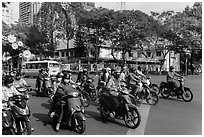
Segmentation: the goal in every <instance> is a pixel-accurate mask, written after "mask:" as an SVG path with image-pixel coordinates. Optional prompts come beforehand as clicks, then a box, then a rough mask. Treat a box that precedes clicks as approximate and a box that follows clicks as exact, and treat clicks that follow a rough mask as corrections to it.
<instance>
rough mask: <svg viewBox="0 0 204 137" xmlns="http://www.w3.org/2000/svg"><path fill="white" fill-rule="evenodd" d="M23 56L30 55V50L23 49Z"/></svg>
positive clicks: (27, 56)
mask: <svg viewBox="0 0 204 137" xmlns="http://www.w3.org/2000/svg"><path fill="white" fill-rule="evenodd" d="M23 56H24V57H25V58H29V57H31V53H30V51H29V50H25V51H24V52H23Z"/></svg>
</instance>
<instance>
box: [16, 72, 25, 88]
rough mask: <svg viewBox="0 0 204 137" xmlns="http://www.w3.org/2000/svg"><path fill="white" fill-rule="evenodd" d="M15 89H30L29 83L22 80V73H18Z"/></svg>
mask: <svg viewBox="0 0 204 137" xmlns="http://www.w3.org/2000/svg"><path fill="white" fill-rule="evenodd" d="M13 85H14V87H16V88H17V87H26V88H27V87H28V84H27V82H26V81H25V80H24V79H23V78H22V74H21V73H20V72H17V73H16V76H15V80H14V83H13Z"/></svg>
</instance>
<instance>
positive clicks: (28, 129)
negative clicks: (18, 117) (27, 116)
mask: <svg viewBox="0 0 204 137" xmlns="http://www.w3.org/2000/svg"><path fill="white" fill-rule="evenodd" d="M23 122H24V123H23ZM22 125H24V127H23V132H22V135H31V124H30V121H22Z"/></svg>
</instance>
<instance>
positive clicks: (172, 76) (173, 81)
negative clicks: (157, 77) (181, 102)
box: [166, 66, 183, 94]
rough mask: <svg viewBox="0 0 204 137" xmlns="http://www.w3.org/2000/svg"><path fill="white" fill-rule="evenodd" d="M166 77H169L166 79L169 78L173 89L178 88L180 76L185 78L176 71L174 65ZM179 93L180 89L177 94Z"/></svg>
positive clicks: (168, 80)
mask: <svg viewBox="0 0 204 137" xmlns="http://www.w3.org/2000/svg"><path fill="white" fill-rule="evenodd" d="M166 78H167V79H166V80H167V82H168V84H169V86H170V87H172V89H177V88H178V85H177V84H176V82H177V80H178V78H183V77H182V76H181V75H179V74H178V73H176V72H175V69H174V66H170V68H169V71H168V73H167V77H166ZM178 93H179V91H178V92H176V94H178Z"/></svg>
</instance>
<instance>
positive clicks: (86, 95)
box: [81, 94, 91, 107]
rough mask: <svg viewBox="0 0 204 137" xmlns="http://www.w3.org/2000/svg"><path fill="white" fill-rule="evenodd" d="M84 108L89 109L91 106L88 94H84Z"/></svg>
mask: <svg viewBox="0 0 204 137" xmlns="http://www.w3.org/2000/svg"><path fill="white" fill-rule="evenodd" d="M81 98H82V101H83V105H84V107H88V106H89V105H90V100H91V99H90V96H89V95H88V94H82V96H81Z"/></svg>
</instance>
